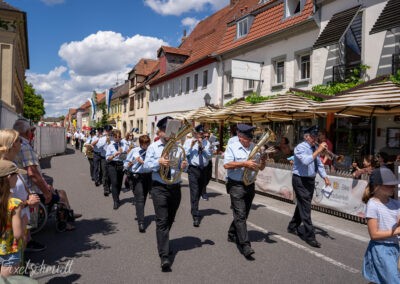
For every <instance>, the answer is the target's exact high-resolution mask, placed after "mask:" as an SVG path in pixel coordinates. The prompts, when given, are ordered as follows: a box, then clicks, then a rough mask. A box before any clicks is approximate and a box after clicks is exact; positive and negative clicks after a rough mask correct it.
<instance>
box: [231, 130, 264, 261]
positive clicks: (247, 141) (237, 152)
mask: <svg viewBox="0 0 400 284" xmlns="http://www.w3.org/2000/svg"><path fill="white" fill-rule="evenodd" d="M254 129H255V127H253V126H249V125H246V124H238V125H237V136H238V139H239V141H236V142H232V143H230V144H228V145H227V148H226V150H225V154H224V168H225V169H226V170H227V175H228V181H227V184H226V188H227V192H228V194H229V195H230V197H231V208H232V211H233V221H232V223H231V225H230V227H229V230H228V241H229V242H236V243H237V244H238V245H239V247H240V248H241V252H242V254H243V255H244V256H245V257H246V258H247V259H251V255H253V254H254V250H253V249H252V248H251V245H250V240H249V236H248V233H247V225H246V220H247V217H248V216H249V212H250V208H251V204H252V202H253V198H254V195H255V187H254V182H253V183H251V184H249V185H247V186H246V185H245V184H244V183H243V173H244V169H245V168H248V169H250V170H256V169H257V168H258V169H260V170H263V169H264V168H265V156H262V158H261V159H260V164H257V162H256V161H254V160H248V157H249V155H250V153H251V151H252V150H253V148H254V146H255V145H254V143H253V142H251V141H252V139H253V131H254Z"/></svg>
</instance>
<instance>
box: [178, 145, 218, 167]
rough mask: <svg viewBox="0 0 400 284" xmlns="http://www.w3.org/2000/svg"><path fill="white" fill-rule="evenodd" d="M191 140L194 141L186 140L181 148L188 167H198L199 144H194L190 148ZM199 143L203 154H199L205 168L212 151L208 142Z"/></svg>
mask: <svg viewBox="0 0 400 284" xmlns="http://www.w3.org/2000/svg"><path fill="white" fill-rule="evenodd" d="M193 140H195V138H191V139H187V140H186V141H185V144H184V145H183V148H184V149H185V152H186V157H187V159H188V163H189V165H192V166H195V167H198V166H200V162H199V159H200V158H199V157H200V153H199V143H198V142H196V143H195V144H194V145H193V147H192V148H191V146H192V141H193ZM201 143H202V145H203V152H202V153H201V155H202V156H203V162H204V167H205V166H207V165H208V162H209V161H210V159H211V157H212V149H211V147H210V146H211V144H210V142H208V141H207V140H206V139H203V141H202V142H201Z"/></svg>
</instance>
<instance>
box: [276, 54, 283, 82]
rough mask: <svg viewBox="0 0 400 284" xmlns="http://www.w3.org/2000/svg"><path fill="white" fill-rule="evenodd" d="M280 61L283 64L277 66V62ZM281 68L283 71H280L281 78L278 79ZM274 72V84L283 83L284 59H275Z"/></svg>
mask: <svg viewBox="0 0 400 284" xmlns="http://www.w3.org/2000/svg"><path fill="white" fill-rule="evenodd" d="M281 63H283V66H282V67H279V66H278V64H281ZM281 69H282V71H283V73H282V78H281V80H279V79H280V77H281V76H280V75H279V74H280V70H281ZM274 71H275V72H274V73H275V84H276V85H282V84H284V83H285V59H277V60H276V61H275V62H274Z"/></svg>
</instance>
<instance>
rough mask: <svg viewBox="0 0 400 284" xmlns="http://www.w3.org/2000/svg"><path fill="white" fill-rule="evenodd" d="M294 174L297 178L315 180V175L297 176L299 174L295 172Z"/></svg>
mask: <svg viewBox="0 0 400 284" xmlns="http://www.w3.org/2000/svg"><path fill="white" fill-rule="evenodd" d="M293 175H294V176H296V177H299V178H302V179H308V180H315V178H316V177H302V176H299V175H296V174H293Z"/></svg>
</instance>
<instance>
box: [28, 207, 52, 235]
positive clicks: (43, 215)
mask: <svg viewBox="0 0 400 284" xmlns="http://www.w3.org/2000/svg"><path fill="white" fill-rule="evenodd" d="M47 219H48V212H47V208H46V206H45V205H44V204H43V203H42V202H40V203H39V212H38V222H37V227H36V228H32V229H31V230H30V232H31V234H36V233H37V232H39V231H41V230H42V229H43V227H44V226H45V225H46V223H47Z"/></svg>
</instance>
